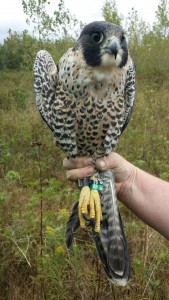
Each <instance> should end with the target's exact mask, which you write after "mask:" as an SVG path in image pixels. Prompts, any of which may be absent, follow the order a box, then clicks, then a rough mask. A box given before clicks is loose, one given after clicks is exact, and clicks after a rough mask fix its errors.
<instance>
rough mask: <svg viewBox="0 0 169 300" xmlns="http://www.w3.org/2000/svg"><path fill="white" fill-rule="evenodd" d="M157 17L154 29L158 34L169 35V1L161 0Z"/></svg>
mask: <svg viewBox="0 0 169 300" xmlns="http://www.w3.org/2000/svg"><path fill="white" fill-rule="evenodd" d="M156 19H157V21H156V22H154V26H153V31H154V32H155V33H156V35H157V36H159V37H162V38H166V37H168V36H169V2H168V0H161V1H160V4H159V5H158V7H157V11H156Z"/></svg>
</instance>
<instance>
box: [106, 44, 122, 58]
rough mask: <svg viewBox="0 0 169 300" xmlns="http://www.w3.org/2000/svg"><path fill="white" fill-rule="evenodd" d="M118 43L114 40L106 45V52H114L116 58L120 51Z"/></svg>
mask: <svg viewBox="0 0 169 300" xmlns="http://www.w3.org/2000/svg"><path fill="white" fill-rule="evenodd" d="M118 48H119V47H118V43H117V41H116V40H112V41H111V42H110V43H109V44H108V45H107V46H106V47H104V50H106V52H108V53H110V54H113V55H114V57H115V59H116V56H117V53H118Z"/></svg>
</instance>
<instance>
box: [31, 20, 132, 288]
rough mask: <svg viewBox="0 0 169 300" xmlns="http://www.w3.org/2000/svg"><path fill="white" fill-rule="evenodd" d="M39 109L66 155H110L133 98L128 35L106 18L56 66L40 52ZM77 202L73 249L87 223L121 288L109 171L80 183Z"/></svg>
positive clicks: (123, 272) (123, 252) (121, 248)
mask: <svg viewBox="0 0 169 300" xmlns="http://www.w3.org/2000/svg"><path fill="white" fill-rule="evenodd" d="M34 90H35V101H36V105H37V108H38V110H39V112H40V114H41V116H42V118H43V120H44V121H45V122H46V123H47V125H48V126H49V128H50V129H51V130H52V132H53V134H54V137H55V141H56V144H57V145H58V146H59V147H60V148H61V149H62V150H63V151H64V152H65V154H66V155H67V157H68V158H76V157H79V156H91V157H92V158H93V165H94V166H95V162H96V159H98V158H100V157H103V156H107V155H108V154H110V152H112V151H113V149H114V148H115V146H116V143H117V141H118V139H119V137H120V135H121V134H122V132H123V131H124V129H125V127H126V126H127V124H128V122H129V120H130V116H131V112H132V109H133V104H134V99H135V64H134V62H133V60H132V59H131V57H130V55H129V52H128V46H127V42H126V37H125V33H124V31H123V30H122V28H121V27H120V26H117V25H115V24H112V23H108V22H105V21H97V22H92V23H90V24H88V25H86V26H85V27H84V28H83V30H82V32H81V34H80V37H79V39H78V40H77V43H76V46H75V47H74V48H71V49H69V50H68V51H67V52H66V53H65V54H64V55H63V56H62V57H61V58H60V60H59V62H58V64H55V63H54V61H53V59H52V57H51V56H50V54H49V53H48V52H47V51H45V50H41V51H39V52H38V54H37V56H36V59H35V63H34ZM79 185H80V186H81V193H80V199H79V201H78V202H76V203H75V204H74V206H73V210H72V214H71V216H70V219H69V221H68V223H67V231H66V244H67V247H68V248H70V247H71V245H72V243H73V239H74V234H75V231H76V230H77V228H78V227H79V226H81V227H82V228H84V229H86V228H91V231H92V238H93V240H94V242H95V244H96V248H97V251H98V254H99V258H100V260H101V262H102V264H103V267H104V270H105V272H106V274H107V276H108V277H109V279H110V280H111V281H112V282H113V283H115V284H117V285H126V284H127V282H128V280H129V278H130V259H129V253H128V247H127V241H126V238H125V234H124V230H123V226H122V221H121V217H120V212H119V209H118V203H117V197H116V193H115V183H114V174H113V171H112V170H108V171H105V172H98V171H97V170H96V172H95V175H94V176H92V177H91V178H85V179H83V180H80V181H79Z"/></svg>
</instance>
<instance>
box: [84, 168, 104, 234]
mask: <svg viewBox="0 0 169 300" xmlns="http://www.w3.org/2000/svg"><path fill="white" fill-rule="evenodd" d="M79 185H80V186H81V187H82V189H81V193H80V198H79V209H78V210H79V221H80V226H81V227H82V228H85V227H86V221H89V222H90V225H93V224H94V226H93V227H94V231H95V232H100V222H101V221H102V210H101V200H100V195H99V191H100V190H102V188H103V185H102V182H101V180H99V179H98V176H97V174H95V175H94V176H92V177H90V178H85V179H83V180H80V181H79Z"/></svg>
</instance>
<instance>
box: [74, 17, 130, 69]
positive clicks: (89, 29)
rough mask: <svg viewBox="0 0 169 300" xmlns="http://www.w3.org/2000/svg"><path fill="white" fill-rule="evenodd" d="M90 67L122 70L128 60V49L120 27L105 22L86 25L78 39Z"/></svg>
mask: <svg viewBox="0 0 169 300" xmlns="http://www.w3.org/2000/svg"><path fill="white" fill-rule="evenodd" d="M78 44H79V45H80V47H81V48H82V52H83V56H84V59H85V61H86V64H87V65H88V66H92V67H106V68H107V67H117V68H122V67H124V66H125V65H126V63H127V59H128V47H127V42H126V38H125V34H124V31H123V30H122V28H121V27H120V26H117V25H115V24H112V23H108V22H105V21H95V22H92V23H89V24H88V25H86V26H85V27H84V28H83V30H82V32H81V35H80V37H79V39H78Z"/></svg>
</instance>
